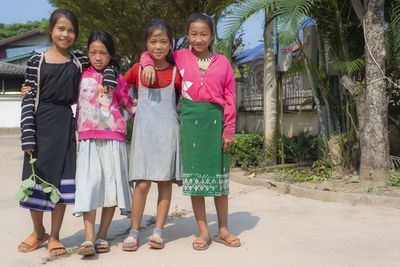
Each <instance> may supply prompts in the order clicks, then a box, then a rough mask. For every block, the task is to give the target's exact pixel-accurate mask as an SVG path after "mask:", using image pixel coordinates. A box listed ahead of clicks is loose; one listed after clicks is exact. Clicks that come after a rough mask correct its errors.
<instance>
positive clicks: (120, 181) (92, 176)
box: [73, 31, 136, 255]
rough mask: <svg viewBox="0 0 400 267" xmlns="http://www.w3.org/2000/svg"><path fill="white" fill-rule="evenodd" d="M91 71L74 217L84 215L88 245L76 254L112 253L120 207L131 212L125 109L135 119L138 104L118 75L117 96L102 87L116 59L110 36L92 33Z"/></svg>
mask: <svg viewBox="0 0 400 267" xmlns="http://www.w3.org/2000/svg"><path fill="white" fill-rule="evenodd" d="M88 49H89V60H90V63H91V67H90V68H89V69H88V70H86V71H85V72H84V73H83V74H82V78H81V83H80V87H79V99H78V110H77V121H78V124H77V129H78V133H79V153H78V160H77V172H76V195H75V208H74V212H73V213H74V215H75V216H81V215H83V221H84V225H85V233H86V237H85V240H86V241H85V242H83V244H82V245H81V246H80V247H79V249H78V254H80V255H93V254H94V253H96V252H108V251H109V250H110V248H109V245H108V243H107V241H106V240H107V231H108V227H109V225H110V223H111V220H112V218H113V215H114V211H115V208H116V207H117V206H118V208H119V209H121V211H122V212H128V211H130V209H131V205H130V200H131V190H130V186H129V183H128V161H127V152H126V147H125V132H126V121H125V119H124V117H123V116H122V114H121V113H120V109H119V107H120V106H122V107H123V108H124V109H125V110H126V111H127V112H128V113H129V115H130V116H131V117H133V116H134V113H135V108H136V100H133V99H132V98H131V97H130V95H129V86H128V85H127V83H126V81H125V79H124V78H123V77H122V76H121V75H120V76H119V78H118V84H117V87H116V88H115V90H114V92H113V93H107V92H106V91H105V90H104V88H103V86H102V85H101V81H102V76H103V71H104V68H105V67H106V66H107V65H108V64H109V62H110V60H111V57H113V56H115V49H114V44H113V41H112V38H111V36H110V35H109V34H108V33H106V32H103V31H94V32H92V33H91V34H90V36H89V40H88ZM98 207H102V208H103V210H102V214H101V223H100V227H99V230H98V233H97V235H96V237H95V234H94V226H95V219H96V209H97V208H98Z"/></svg>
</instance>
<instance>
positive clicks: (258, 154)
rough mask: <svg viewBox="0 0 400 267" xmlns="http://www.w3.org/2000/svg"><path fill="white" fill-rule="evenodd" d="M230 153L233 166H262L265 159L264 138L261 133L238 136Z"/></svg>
mask: <svg viewBox="0 0 400 267" xmlns="http://www.w3.org/2000/svg"><path fill="white" fill-rule="evenodd" d="M228 153H229V161H230V163H231V166H232V167H241V168H249V167H260V166H262V165H263V164H264V161H265V152H264V139H263V137H262V136H260V135H248V136H237V137H236V138H235V141H234V142H233V145H232V147H231V148H230V149H229V152H228Z"/></svg>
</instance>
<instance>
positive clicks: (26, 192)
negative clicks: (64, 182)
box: [15, 155, 61, 204]
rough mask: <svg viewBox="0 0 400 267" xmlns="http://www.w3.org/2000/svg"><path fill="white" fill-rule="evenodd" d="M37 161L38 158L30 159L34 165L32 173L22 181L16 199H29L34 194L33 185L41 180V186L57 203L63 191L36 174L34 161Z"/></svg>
mask: <svg viewBox="0 0 400 267" xmlns="http://www.w3.org/2000/svg"><path fill="white" fill-rule="evenodd" d="M35 162H36V159H35V158H33V157H32V155H31V159H30V161H29V164H31V166H32V175H31V176H30V177H29V178H28V179H26V180H24V181H22V183H21V186H20V187H19V188H18V191H17V194H16V195H15V199H16V200H21V201H27V200H28V198H29V196H30V195H32V194H33V192H32V190H30V189H31V188H32V187H34V186H35V185H36V184H37V182H40V183H39V184H40V187H42V190H43V192H45V193H50V200H51V201H52V202H53V203H54V204H56V203H57V202H58V201H59V200H60V196H61V193H60V191H58V189H57V188H56V187H55V186H54V185H52V184H49V183H48V182H46V181H44V180H43V179H42V178H40V177H39V176H37V175H36V174H35V169H34V163H35Z"/></svg>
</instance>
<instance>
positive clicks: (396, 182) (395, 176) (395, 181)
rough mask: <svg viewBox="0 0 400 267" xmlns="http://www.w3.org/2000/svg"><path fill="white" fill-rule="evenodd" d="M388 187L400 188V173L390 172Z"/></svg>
mask: <svg viewBox="0 0 400 267" xmlns="http://www.w3.org/2000/svg"><path fill="white" fill-rule="evenodd" d="M388 185H389V186H397V187H400V172H390V178H389V181H388Z"/></svg>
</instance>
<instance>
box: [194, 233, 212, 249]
mask: <svg viewBox="0 0 400 267" xmlns="http://www.w3.org/2000/svg"><path fill="white" fill-rule="evenodd" d="M196 244H197V245H196ZM210 244H211V238H208V240H204V239H203V238H202V237H201V236H199V237H197V238H196V239H195V240H194V241H193V243H192V247H193V249H194V250H206V249H208V247H209V246H210Z"/></svg>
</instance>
